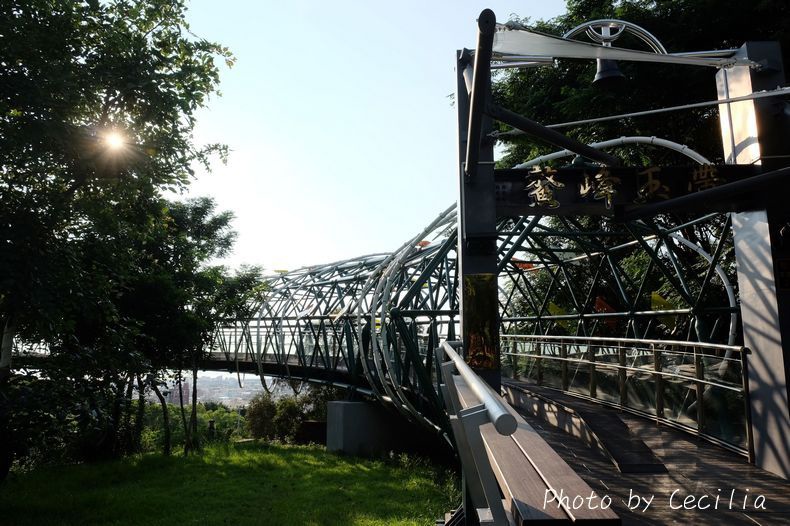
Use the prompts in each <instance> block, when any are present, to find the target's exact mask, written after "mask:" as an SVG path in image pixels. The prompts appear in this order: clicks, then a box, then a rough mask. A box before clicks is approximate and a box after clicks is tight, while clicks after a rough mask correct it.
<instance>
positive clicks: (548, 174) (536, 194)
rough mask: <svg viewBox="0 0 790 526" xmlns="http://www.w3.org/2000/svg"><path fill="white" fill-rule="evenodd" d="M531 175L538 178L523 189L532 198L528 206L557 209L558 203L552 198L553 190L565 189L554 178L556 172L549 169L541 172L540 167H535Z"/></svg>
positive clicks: (562, 184) (563, 185)
mask: <svg viewBox="0 0 790 526" xmlns="http://www.w3.org/2000/svg"><path fill="white" fill-rule="evenodd" d="M532 173H533V174H539V178H538V179H535V180H534V181H532V182H531V183H529V184H528V185H527V186H526V188H525V190H529V195H530V196H531V197H532V204H530V206H545V207H547V208H558V207H559V206H560V202H559V201H557V199H556V198H555V197H554V190H555V189H559V188H565V184H564V183H561V182H559V181H557V180H556V179H555V178H554V177H555V174H556V173H557V171H556V170H552V169H551V168H548V169H546V170H545V171H544V170H541V169H540V167H537V169H534V170H533V171H532Z"/></svg>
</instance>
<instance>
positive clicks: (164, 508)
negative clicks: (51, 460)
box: [0, 443, 456, 525]
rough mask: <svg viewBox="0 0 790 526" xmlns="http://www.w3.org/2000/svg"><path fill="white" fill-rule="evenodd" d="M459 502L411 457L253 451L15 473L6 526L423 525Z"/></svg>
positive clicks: (449, 484)
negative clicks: (191, 525) (375, 458)
mask: <svg viewBox="0 0 790 526" xmlns="http://www.w3.org/2000/svg"><path fill="white" fill-rule="evenodd" d="M455 498H456V496H455V492H454V484H453V480H452V478H451V477H450V476H449V475H448V474H446V473H442V472H440V471H439V470H437V469H435V468H434V467H431V466H429V465H427V464H425V463H421V462H413V461H411V460H410V459H408V458H407V457H404V458H400V459H395V460H394V461H392V462H382V461H370V460H362V459H356V458H350V457H341V456H337V455H333V454H330V453H327V452H326V451H325V450H324V449H323V448H321V447H317V446H284V445H264V444H256V443H249V444H237V445H216V446H211V447H209V448H207V449H206V451H205V452H204V453H203V454H202V455H197V456H191V457H188V458H184V457H181V456H174V457H170V458H165V457H162V456H160V455H143V456H137V457H130V458H127V459H124V460H120V461H116V462H107V463H103V464H91V465H87V464H83V465H74V466H60V467H51V468H42V469H40V470H37V471H34V472H31V473H27V474H21V475H15V476H13V475H12V477H11V478H10V479H9V481H8V482H7V483H6V484H4V485H3V486H0V509H1V510H2V518H0V522H1V523H2V524H36V525H38V524H80V525H82V524H170V523H180V524H184V523H186V524H189V523H194V524H278V525H287V524H294V525H297V524H298V525H303V524H315V525H319V524H320V525H328V524H337V525H341V524H342V525H379V524H399V525H407V524H415V525H416V524H430V523H432V522H433V520H434V519H436V518H437V517H440V516H441V515H443V513H444V512H445V511H447V510H449V509H450V508H451V507H453V506H454V505H455V504H456V503H455V502H454V499H455Z"/></svg>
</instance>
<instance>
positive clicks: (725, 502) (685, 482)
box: [522, 406, 790, 526]
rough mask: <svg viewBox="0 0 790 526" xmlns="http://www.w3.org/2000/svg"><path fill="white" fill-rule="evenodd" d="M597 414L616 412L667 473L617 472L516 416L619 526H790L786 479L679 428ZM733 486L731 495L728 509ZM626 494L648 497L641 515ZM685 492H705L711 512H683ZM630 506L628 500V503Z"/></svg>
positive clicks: (545, 427)
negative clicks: (759, 501)
mask: <svg viewBox="0 0 790 526" xmlns="http://www.w3.org/2000/svg"><path fill="white" fill-rule="evenodd" d="M600 411H601V412H610V413H612V414H615V415H617V417H619V419H620V420H621V421H622V422H623V423H624V424H625V425H626V426H627V427H628V429H629V430H630V431H631V433H633V434H635V435H637V436H638V437H640V438H641V439H642V440H643V441H644V443H645V444H646V445H647V446H648V447H649V448H650V449H651V450H652V451H653V452H654V454H655V455H656V456H657V457H658V458H659V459H660V460H661V462H663V463H664V465H665V466H666V468H667V470H668V472H667V473H620V472H618V470H617V469H616V468H615V467H614V465H613V464H612V462H611V461H610V460H609V459H608V458H606V457H604V456H603V455H602V454H600V453H598V452H597V451H595V450H593V449H591V448H590V447H588V446H587V445H586V444H585V443H584V442H583V441H582V440H580V439H578V438H575V437H573V436H570V435H568V434H566V433H564V432H563V431H560V430H559V429H557V428H555V427H553V426H550V425H549V424H546V423H545V422H543V421H541V420H539V419H538V418H536V417H533V416H530V415H528V414H524V413H523V412H522V414H524V418H525V419H526V420H527V422H528V423H530V424H531V425H532V426H534V427H535V429H536V430H537V431H538V432H539V433H540V435H541V436H542V437H543V438H544V439H545V440H546V441H547V442H548V443H549V444H550V445H551V446H552V447H553V448H554V449H555V450H556V451H557V452H558V453H559V454H560V456H561V457H563V459H564V460H565V461H566V462H567V463H568V464H570V465H571V467H573V468H574V469H575V470H576V472H577V473H578V474H579V475H580V476H581V477H582V478H583V479H584V480H585V481H586V482H587V483H588V484H589V485H590V486H591V487H592V488H593V489H594V490H595V491H596V492H597V493H598V494H599V496H603V495H609V496H610V497H611V498H612V508H613V509H614V510H615V512H616V513H617V514H618V515H619V516H620V517H621V518H622V519H623V524H633V525H636V524H656V525H658V524H679V525H680V524H682V525H698V524H700V525H701V524H706V525H707V524H710V525H730V524H734V525H741V524H743V525H750V526H754V525H755V524H758V525H779V524H782V525H790V482H788V481H786V480H783V479H781V478H779V477H777V476H775V475H773V474H771V473H768V472H766V471H764V470H761V469H759V468H757V467H755V466H753V465H751V464H749V463H748V462H747V461H746V459H745V458H743V457H740V456H738V455H736V454H734V453H731V452H729V451H727V450H725V449H722V448H720V447H718V446H716V445H713V444H711V443H709V442H706V441H704V440H700V439H697V438H695V437H693V436H691V435H688V434H686V433H683V432H681V431H678V430H675V429H672V428H669V427H666V426H659V425H657V424H656V423H655V422H651V421H649V420H646V419H643V418H640V417H638V416H635V415H631V414H629V413H624V412H620V411H617V410H616V409H611V408H607V407H604V406H601V407H600ZM789 439H790V438H789ZM733 489H734V490H735V498H734V499H733V506H732V509H730V506H729V502H730V494H731V491H732V490H733ZM676 490H677V492H676V493H675V496H674V498H673V499H672V504H673V505H674V506H676V507H677V506H680V507H681V509H672V508H671V507H670V496H671V495H672V493H673V492H675V491H676ZM632 494H639V495H640V496H643V497H647V498H650V496H654V497H653V501H652V503H651V504H650V506H649V507H648V509H647V511H643V510H644V501H642V502H641V508H640V509H639V511H637V510H631V509H629V508H628V505H627V501H628V498H629V495H632ZM687 495H694V496H695V501H697V500H698V499H699V498H700V497H702V496H704V495H707V497H706V498H705V499H703V500H702V501H701V502H700V505H701V506H705V505H706V504H707V505H710V507H709V508H708V509H698V508H697V507H694V508H693V509H688V510H687V509H683V508H682V506H683V499H684V498H685V497H686V496H687ZM717 495H720V498H719V504H718V509H714V504H715V499H716V496H717ZM747 495H748V500H747V506H746V509H743V499H744V496H747ZM758 495H762V496H763V497H764V498H765V504H764V506H765V508H766V509H765V510H762V509H755V507H754V503H755V499H756V497H757V496H758ZM636 502H637V499H636V498H633V499H632V503H636Z"/></svg>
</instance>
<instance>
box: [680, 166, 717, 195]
mask: <svg viewBox="0 0 790 526" xmlns="http://www.w3.org/2000/svg"><path fill="white" fill-rule="evenodd" d="M723 182H724V181H723V180H722V179H720V178H719V177H718V172H717V171H716V167H715V166H713V165H710V164H703V165H700V166H698V167H697V168H695V169H694V171H693V172H691V181H690V182H689V187H688V188H689V192H699V191H700V190H709V189H711V188H715V187H717V186H719V185H720V184H721V183H723Z"/></svg>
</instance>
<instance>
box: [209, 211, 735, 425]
mask: <svg viewBox="0 0 790 526" xmlns="http://www.w3.org/2000/svg"><path fill="white" fill-rule="evenodd" d="M456 227H457V211H456V207H455V206H454V205H453V206H451V207H449V208H448V209H447V210H445V211H444V212H442V213H441V214H440V215H439V216H438V217H437V218H436V219H435V220H434V221H432V222H431V223H430V224H429V225H428V226H427V227H426V228H425V229H424V230H423V231H421V232H420V233H418V234H417V235H416V236H414V237H413V238H411V239H409V240H408V241H407V242H406V243H404V244H403V245H402V246H401V247H400V248H399V249H398V250H396V251H394V252H392V253H389V254H374V255H368V256H363V257H359V258H354V259H349V260H345V261H339V262H335V263H331V264H326V265H319V266H314V267H306V268H302V269H298V270H294V271H292V272H287V273H281V274H276V275H273V276H270V277H269V278H267V284H268V291H267V292H266V294H265V296H264V297H263V299H262V301H261V302H260V305H258V307H257V309H256V311H257V315H256V316H255V317H254V318H252V319H250V320H238V321H237V322H235V323H233V324H229V325H228V326H227V327H225V328H224V329H223V330H222V332H221V334H220V335H219V337H218V338H217V344H216V345H217V347H216V349H215V352H216V353H218V355H216V356H215V358H217V359H222V360H227V361H228V362H230V363H233V364H235V367H236V370H241V368H243V367H245V366H246V368H247V370H253V371H255V372H257V373H258V374H259V375H260V376H261V378H263V377H264V376H266V375H269V376H280V377H287V378H293V379H297V380H305V381H314V382H324V383H331V384H335V385H344V386H354V387H355V388H357V389H359V390H362V391H364V392H367V393H370V394H372V395H373V396H375V397H376V398H377V399H379V400H380V401H382V402H384V403H385V404H387V405H388V406H390V407H393V408H395V409H396V410H398V411H399V412H401V413H402V414H404V415H405V416H407V417H408V418H410V419H411V420H414V421H417V422H420V423H422V424H425V425H428V426H430V427H433V428H436V429H441V428H442V427H443V415H444V413H443V411H442V409H441V408H442V400H441V392H440V390H439V389H438V387H437V386H438V383H439V382H440V372H439V370H438V365H439V364H438V358H437V357H436V355H435V354H434V352H435V349H436V348H437V347H438V345H439V342H440V341H441V340H442V339H449V340H452V339H455V338H456V337H457V335H458V333H459V327H458V315H459V305H458V301H459V300H458V273H457V232H456ZM497 239H498V242H497V247H498V248H497V253H498V256H497V259H498V271H499V280H498V287H499V306H500V312H501V333H502V334H507V335H519V334H530V335H533V334H537V335H540V334H544V335H567V336H592V337H596V336H600V337H619V338H632V339H644V338H667V339H681V340H689V341H702V342H714V343H722V344H734V343H735V342H736V340H737V339H738V337H739V336H738V330H739V329H738V307H737V304H736V297H735V290H734V287H733V286H732V284H731V280H732V276H731V274H732V273H733V263H732V239H731V234H730V227H729V218H728V216H726V215H721V214H710V215H706V216H703V217H697V218H692V219H686V220H683V219H681V218H676V217H675V218H672V217H665V218H655V219H652V220H650V221H634V222H627V223H623V224H619V223H615V222H612V221H606V220H601V219H600V218H556V217H554V218H550V217H545V216H539V215H536V216H523V217H512V218H502V219H500V220H499V222H498V231H497Z"/></svg>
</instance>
